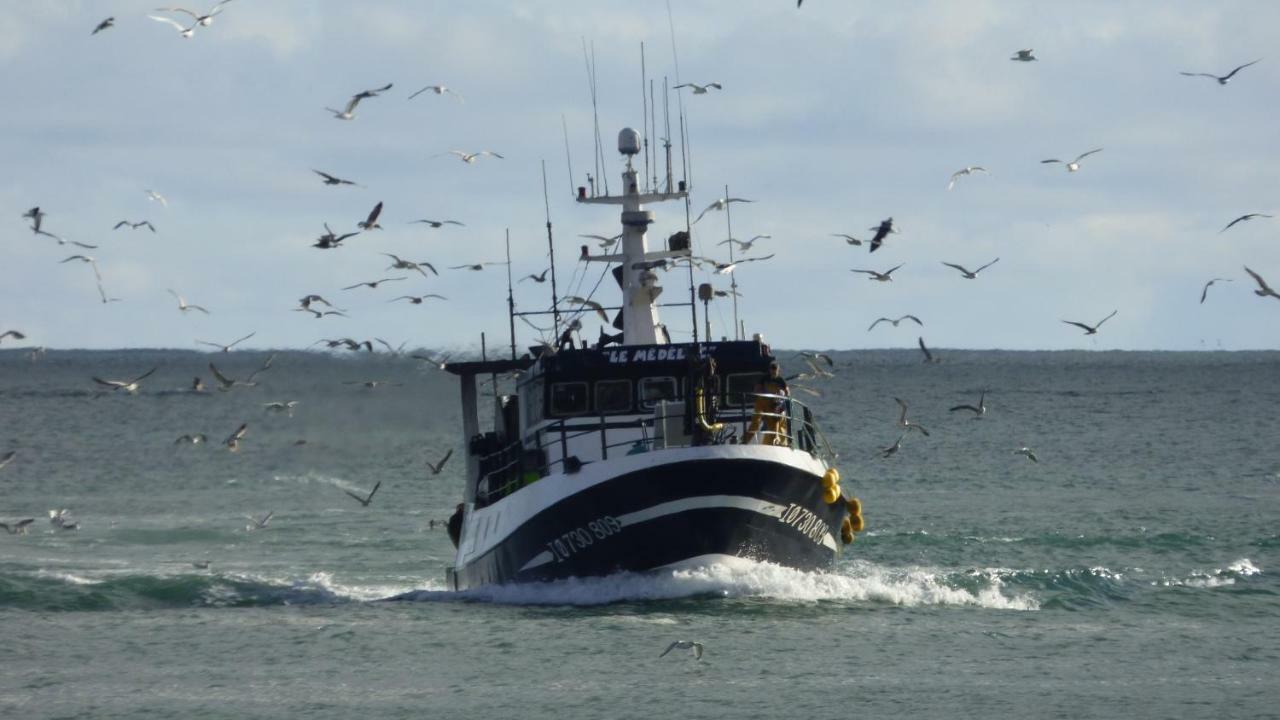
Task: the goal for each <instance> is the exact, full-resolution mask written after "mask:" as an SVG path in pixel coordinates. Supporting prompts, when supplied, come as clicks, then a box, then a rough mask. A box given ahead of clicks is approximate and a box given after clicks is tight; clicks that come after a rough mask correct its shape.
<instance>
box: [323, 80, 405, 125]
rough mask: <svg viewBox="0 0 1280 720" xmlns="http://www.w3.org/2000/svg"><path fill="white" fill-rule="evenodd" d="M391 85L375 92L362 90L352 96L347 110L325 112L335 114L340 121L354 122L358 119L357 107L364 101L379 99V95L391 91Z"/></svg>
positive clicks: (330, 109)
mask: <svg viewBox="0 0 1280 720" xmlns="http://www.w3.org/2000/svg"><path fill="white" fill-rule="evenodd" d="M391 85H392V83H387V84H386V85H383V86H382V87H380V88H374V89H373V90H361V91H360V92H358V93H356V94H355V95H352V96H351V99H350V100H348V101H347V106H346V107H345V108H343V109H341V110H334V109H333V108H331V107H326V108H325V110H328V111H329V112H331V113H333V116H334V117H335V118H337V119H338V120H354V119H355V118H356V115H355V110H356V105H359V104H360V101H361V100H364V99H365V98H371V97H377V96H378V93H381V92H385V91H387V90H390V89H391Z"/></svg>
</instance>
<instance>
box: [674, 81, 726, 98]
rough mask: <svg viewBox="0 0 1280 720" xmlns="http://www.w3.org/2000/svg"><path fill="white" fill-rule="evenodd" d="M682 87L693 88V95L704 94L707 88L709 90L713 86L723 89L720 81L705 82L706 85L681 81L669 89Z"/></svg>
mask: <svg viewBox="0 0 1280 720" xmlns="http://www.w3.org/2000/svg"><path fill="white" fill-rule="evenodd" d="M683 87H687V88H689V89H690V90H693V94H694V95H706V94H707V91H708V90H710V89H711V88H715V89H716V90H723V89H724V88H722V87H720V83H718V82H713V83H707V84H706V85H699V84H697V83H681V84H679V85H676V86H675V87H673V88H671V89H672V90H679V89H680V88H683Z"/></svg>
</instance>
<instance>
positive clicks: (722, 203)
mask: <svg viewBox="0 0 1280 720" xmlns="http://www.w3.org/2000/svg"><path fill="white" fill-rule="evenodd" d="M736 202H745V203H749V202H755V200H747V199H746V198H735V197H731V198H720V199H718V200H716V201H715V202H713V203H711V204H710V205H708V206H707V209H705V210H703V211H702V212H700V213H698V217H697V218H696V219H695V220H694V221H693V224H697V222H698V220H701V219H702V216H703V215H706V214H707V213H709V212H711V211H712V210H719V211H723V210H724V209H725V208H727V207H729V203H736Z"/></svg>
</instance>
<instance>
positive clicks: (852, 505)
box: [844, 498, 862, 515]
mask: <svg viewBox="0 0 1280 720" xmlns="http://www.w3.org/2000/svg"><path fill="white" fill-rule="evenodd" d="M844 502H845V505H847V506H848V507H849V514H850V515H861V514H862V501H861V500H859V499H858V498H849V499H848V500H845V501H844Z"/></svg>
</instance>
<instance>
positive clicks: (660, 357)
mask: <svg viewBox="0 0 1280 720" xmlns="http://www.w3.org/2000/svg"><path fill="white" fill-rule="evenodd" d="M605 357H607V358H609V362H610V363H613V364H615V365H625V364H627V363H635V362H665V361H668V360H684V358H685V354H684V348H682V347H671V348H647V349H646V348H639V349H637V350H609V351H607V352H606V353H605Z"/></svg>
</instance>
